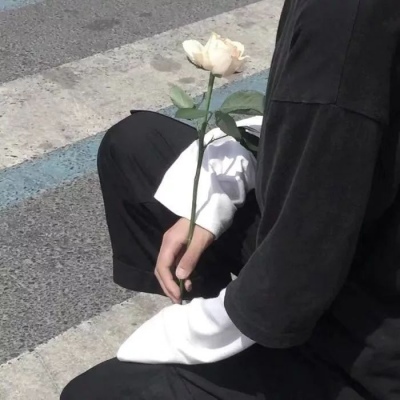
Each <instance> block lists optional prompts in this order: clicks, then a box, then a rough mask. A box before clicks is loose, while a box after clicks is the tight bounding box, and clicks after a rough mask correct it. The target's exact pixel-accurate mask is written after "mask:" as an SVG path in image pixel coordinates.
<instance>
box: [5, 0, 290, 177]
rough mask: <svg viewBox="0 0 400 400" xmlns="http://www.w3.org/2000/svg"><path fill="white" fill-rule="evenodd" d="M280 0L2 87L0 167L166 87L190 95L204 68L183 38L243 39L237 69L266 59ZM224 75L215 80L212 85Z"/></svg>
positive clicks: (139, 105) (112, 117)
mask: <svg viewBox="0 0 400 400" xmlns="http://www.w3.org/2000/svg"><path fill="white" fill-rule="evenodd" d="M282 4H283V0H263V1H260V2H258V3H254V4H251V5H249V6H246V7H242V8H238V9H236V10H234V11H230V12H227V13H224V14H220V15H218V16H216V17H212V18H208V19H205V20H202V21H199V22H196V23H193V24H190V25H186V26H183V27H181V28H179V29H175V30H171V31H167V32H164V33H162V34H159V35H156V36H153V37H151V38H146V39H143V40H140V41H137V42H135V43H132V44H128V45H126V46H122V47H120V48H117V49H113V50H110V51H107V52H104V53H99V54H96V55H94V56H91V57H88V58H85V59H82V60H79V61H75V62H71V63H68V64H65V65H62V66H60V67H57V68H53V69H50V70H47V71H45V72H43V73H40V74H36V75H33V76H28V77H24V78H20V79H17V80H15V81H11V82H7V83H5V84H3V85H2V86H1V87H0V138H1V141H0V143H1V144H0V169H1V168H6V167H9V166H12V165H15V164H18V163H20V162H22V161H24V160H26V159H31V158H34V157H37V156H40V155H42V154H44V153H46V152H48V151H51V150H54V149H56V148H58V147H62V146H64V145H67V144H70V143H73V142H75V141H77V140H80V139H83V138H85V137H88V136H90V135H93V134H96V133H98V132H100V131H103V130H105V129H107V128H108V127H109V126H110V125H111V124H113V123H115V122H116V121H118V120H119V119H120V118H122V117H124V116H126V115H127V114H128V112H129V110H130V109H152V110H158V109H160V108H163V107H166V106H168V105H169V104H170V100H169V97H168V92H169V86H170V84H172V83H179V84H180V85H181V86H183V87H185V88H186V89H187V90H188V91H189V92H190V93H192V94H193V95H197V94H200V93H201V92H202V91H203V90H204V89H205V85H206V80H207V74H206V73H205V72H204V71H200V70H197V69H196V68H194V67H193V66H192V65H190V64H189V63H188V62H187V61H186V60H185V57H184V54H183V50H182V48H181V42H182V41H183V40H185V39H188V38H196V39H199V40H203V41H205V40H206V39H207V38H208V36H209V34H210V32H211V31H217V32H218V33H220V34H221V35H223V36H227V37H230V38H232V39H235V40H239V41H241V42H243V43H244V44H245V46H246V49H247V54H249V55H250V56H251V61H250V62H249V63H248V67H247V68H246V70H245V72H244V73H243V74H239V75H237V76H236V77H234V78H233V79H241V78H243V77H246V76H249V75H252V74H254V73H256V72H260V71H262V70H264V69H265V68H267V67H268V66H269V63H270V60H271V54H272V51H273V47H274V41H275V32H276V28H277V22H278V19H279V14H280V11H281V7H282ZM223 83H226V80H218V84H219V85H221V84H223Z"/></svg>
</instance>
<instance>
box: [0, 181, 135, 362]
mask: <svg viewBox="0 0 400 400" xmlns="http://www.w3.org/2000/svg"><path fill="white" fill-rule="evenodd" d="M0 254H1V258H0V305H1V313H0V364H1V363H2V362H4V361H6V360H8V359H10V358H13V357H15V356H17V355H18V354H20V353H22V352H24V351H26V350H30V349H33V348H35V347H36V346H37V345H38V344H39V343H43V342H45V341H47V340H49V339H50V338H52V337H54V336H56V335H58V334H59V333H61V332H63V331H65V330H66V329H68V328H70V327H72V326H75V325H77V324H79V323H80V322H81V321H84V320H87V319H89V318H91V317H93V316H94V315H96V314H99V313H100V312H102V311H104V310H106V309H108V308H109V307H110V306H112V305H114V304H117V303H120V302H122V301H124V300H126V299H128V298H130V297H132V295H133V293H132V292H129V291H126V290H124V289H121V288H119V287H118V286H116V285H115V284H114V283H113V281H112V269H111V250H110V244H109V238H108V232H107V230H106V225H105V220H104V212H103V204H102V199H101V195H100V191H99V185H98V178H97V176H96V175H92V176H88V177H85V178H84V179H80V180H77V181H75V182H74V183H71V184H67V185H63V186H62V187H60V188H57V189H55V190H52V191H50V192H47V193H45V194H43V195H42V196H41V197H40V198H36V199H34V200H28V201H26V202H24V203H22V204H20V205H19V206H14V207H10V208H8V209H6V210H5V211H3V212H1V213H0Z"/></svg>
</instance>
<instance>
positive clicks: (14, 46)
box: [0, 0, 255, 82]
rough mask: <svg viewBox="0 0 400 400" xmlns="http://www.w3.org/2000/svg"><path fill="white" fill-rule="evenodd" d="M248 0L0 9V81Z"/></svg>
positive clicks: (51, 0) (67, 1) (137, 0)
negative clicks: (0, 11)
mask: <svg viewBox="0 0 400 400" xmlns="http://www.w3.org/2000/svg"><path fill="white" fill-rule="evenodd" d="M250 3H255V1H254V0H219V1H213V0H203V1H197V0H148V1H145V2H144V1H141V0H113V1H101V0H85V1H81V0H61V1H60V0H47V1H43V2H41V3H38V4H34V5H29V6H26V7H23V8H17V9H14V10H8V11H4V12H2V13H0V82H5V81H9V80H12V79H16V78H18V77H21V76H25V75H29V74H33V73H36V72H39V71H42V70H45V69H48V68H51V67H54V66H56V65H61V64H64V63H67V62H69V61H72V60H77V59H81V58H83V57H87V56H89V55H92V54H96V53H98V52H102V51H104V50H107V49H111V48H114V47H118V46H121V45H123V44H126V43H131V42H133V41H136V40H138V39H140V38H144V37H149V36H153V35H154V34H156V33H160V32H163V31H166V30H168V29H173V28H177V27H179V26H182V25H185V24H188V23H191V22H194V21H199V20H201V19H204V18H207V17H210V16H213V15H217V14H220V13H222V12H226V11H230V10H233V9H235V8H238V7H242V6H244V5H247V4H250Z"/></svg>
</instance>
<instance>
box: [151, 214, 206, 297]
mask: <svg viewBox="0 0 400 400" xmlns="http://www.w3.org/2000/svg"><path fill="white" fill-rule="evenodd" d="M189 225H190V221H189V220H188V219H186V218H181V219H180V220H179V221H178V222H177V223H176V224H175V225H173V226H172V227H171V228H170V229H168V231H167V232H165V233H164V236H163V241H162V244H161V248H160V253H159V254H158V258H157V264H156V269H155V272H154V273H155V275H156V277H157V279H158V281H159V283H160V285H161V288H162V290H163V291H164V293H165V294H166V295H167V296H168V297H169V298H170V299H171V300H172V301H173V302H174V303H180V300H181V294H180V289H179V286H178V285H177V283H176V282H175V280H174V276H173V270H174V269H175V267H177V268H176V276H177V278H179V279H185V289H186V290H187V291H188V292H190V290H191V289H192V282H191V281H190V279H188V278H189V276H190V274H191V273H192V272H193V270H194V269H195V268H196V265H197V262H198V261H199V258H200V256H201V255H202V254H203V252H204V250H205V249H206V248H207V247H208V246H209V245H210V244H211V243H212V242H213V241H214V235H213V234H212V233H211V232H209V231H208V230H207V229H204V228H202V227H200V226H198V225H196V226H195V228H194V234H193V239H192V242H191V243H190V246H189V248H187V249H186V241H187V235H188V233H189Z"/></svg>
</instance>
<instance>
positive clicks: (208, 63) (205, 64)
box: [183, 33, 249, 77]
mask: <svg viewBox="0 0 400 400" xmlns="http://www.w3.org/2000/svg"><path fill="white" fill-rule="evenodd" d="M183 48H184V50H185V52H186V54H187V56H188V58H189V60H190V61H191V62H192V63H193V64H195V65H197V66H198V67H200V68H203V69H205V70H207V71H210V72H212V73H213V74H214V75H221V76H225V77H226V76H229V75H232V74H234V73H235V72H239V71H240V70H241V68H242V66H243V64H244V63H245V61H246V59H247V58H249V57H248V56H243V53H244V46H243V44H242V43H240V42H233V41H231V40H229V39H225V38H221V36H219V35H217V34H216V33H213V34H212V35H211V37H210V39H209V40H208V42H207V44H206V45H205V46H203V45H202V44H201V43H200V42H198V41H197V40H185V41H184V42H183Z"/></svg>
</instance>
